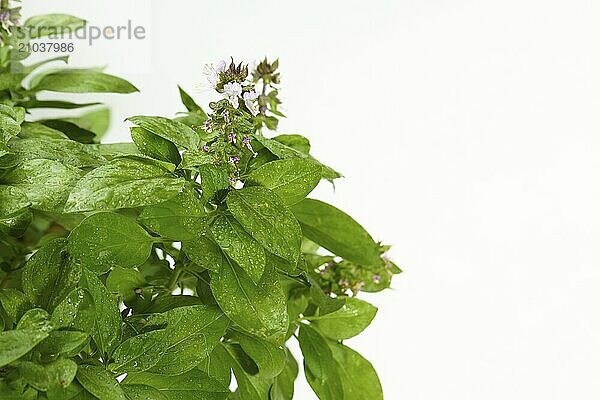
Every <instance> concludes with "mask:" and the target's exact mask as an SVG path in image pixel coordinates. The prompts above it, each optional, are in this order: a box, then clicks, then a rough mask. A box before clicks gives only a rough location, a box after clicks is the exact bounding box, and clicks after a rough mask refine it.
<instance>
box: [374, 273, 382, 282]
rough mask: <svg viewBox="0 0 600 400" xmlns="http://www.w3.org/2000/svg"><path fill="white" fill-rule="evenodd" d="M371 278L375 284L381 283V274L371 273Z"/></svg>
mask: <svg viewBox="0 0 600 400" xmlns="http://www.w3.org/2000/svg"><path fill="white" fill-rule="evenodd" d="M372 279H373V282H374V283H376V284H380V283H381V275H377V274H375V275H373V277H372Z"/></svg>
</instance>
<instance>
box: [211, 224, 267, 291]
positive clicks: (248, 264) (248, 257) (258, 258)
mask: <svg viewBox="0 0 600 400" xmlns="http://www.w3.org/2000/svg"><path fill="white" fill-rule="evenodd" d="M210 229H211V232H212V234H213V235H214V238H215V240H216V242H217V243H218V244H219V246H220V247H221V249H222V250H223V251H224V252H225V254H227V255H228V256H229V257H231V258H232V259H233V260H234V261H235V262H236V263H238V265H239V266H240V267H242V268H243V269H244V271H246V273H247V274H248V276H249V277H250V279H252V281H253V282H254V283H258V282H259V281H260V277H261V276H262V274H263V272H264V270H265V263H266V256H265V251H264V249H263V247H262V246H261V245H260V243H258V242H257V241H256V240H254V238H252V236H250V234H249V233H248V232H246V231H245V230H244V228H243V227H242V225H240V223H239V222H237V220H236V219H235V218H233V217H232V216H231V215H228V214H223V215H221V216H219V217H217V218H215V219H214V221H213V223H212V224H211V226H210Z"/></svg>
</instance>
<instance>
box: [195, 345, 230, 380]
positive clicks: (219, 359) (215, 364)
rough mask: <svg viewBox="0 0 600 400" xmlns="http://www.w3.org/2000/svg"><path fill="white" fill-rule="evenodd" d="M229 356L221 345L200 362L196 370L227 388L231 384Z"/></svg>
mask: <svg viewBox="0 0 600 400" xmlns="http://www.w3.org/2000/svg"><path fill="white" fill-rule="evenodd" d="M228 361H229V356H228V354H227V350H226V349H225V346H224V345H223V344H222V343H219V344H217V345H216V346H215V348H214V349H213V351H212V352H211V353H210V355H209V356H208V357H206V358H204V359H203V360H202V361H200V364H198V368H199V369H201V370H202V371H204V372H206V374H207V375H208V376H210V377H211V378H213V379H216V380H217V381H219V382H221V383H222V384H223V386H225V387H229V384H230V383H231V366H230V365H229V362H228Z"/></svg>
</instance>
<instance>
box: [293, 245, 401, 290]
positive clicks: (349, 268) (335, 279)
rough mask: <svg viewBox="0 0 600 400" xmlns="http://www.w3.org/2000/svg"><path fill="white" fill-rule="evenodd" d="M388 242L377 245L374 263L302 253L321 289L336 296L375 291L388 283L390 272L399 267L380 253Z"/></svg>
mask: <svg viewBox="0 0 600 400" xmlns="http://www.w3.org/2000/svg"><path fill="white" fill-rule="evenodd" d="M388 249H389V246H381V253H382V255H381V263H380V264H379V265H374V266H364V265H358V264H355V263H352V262H349V261H347V260H343V259H340V258H339V257H333V256H320V255H314V254H310V255H309V254H305V258H307V262H309V264H310V265H311V266H312V267H313V268H314V277H315V278H316V280H317V282H319V285H320V286H321V288H322V289H323V291H324V292H325V293H328V294H331V293H333V294H335V295H337V296H343V295H347V294H348V292H351V293H352V295H354V296H356V294H357V293H358V292H359V291H365V292H375V291H379V290H381V289H384V288H386V287H388V286H389V285H390V282H391V278H392V276H393V275H394V274H397V273H399V272H400V269H399V268H398V267H397V266H396V265H395V264H394V263H393V262H392V261H390V260H389V259H388V258H387V256H386V255H385V254H384V253H385V251H387V250H388Z"/></svg>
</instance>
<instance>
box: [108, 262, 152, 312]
mask: <svg viewBox="0 0 600 400" xmlns="http://www.w3.org/2000/svg"><path fill="white" fill-rule="evenodd" d="M144 286H148V283H147V282H146V280H145V279H144V276H143V275H142V274H141V273H140V272H139V271H136V270H135V269H131V268H121V267H114V268H113V269H112V271H110V274H109V275H108V278H106V288H107V289H108V290H109V291H110V292H112V293H118V294H119V297H120V298H121V299H122V300H123V302H124V303H125V304H128V303H135V300H136V299H137V297H138V293H137V292H136V291H138V290H141V288H143V287H144Z"/></svg>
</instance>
